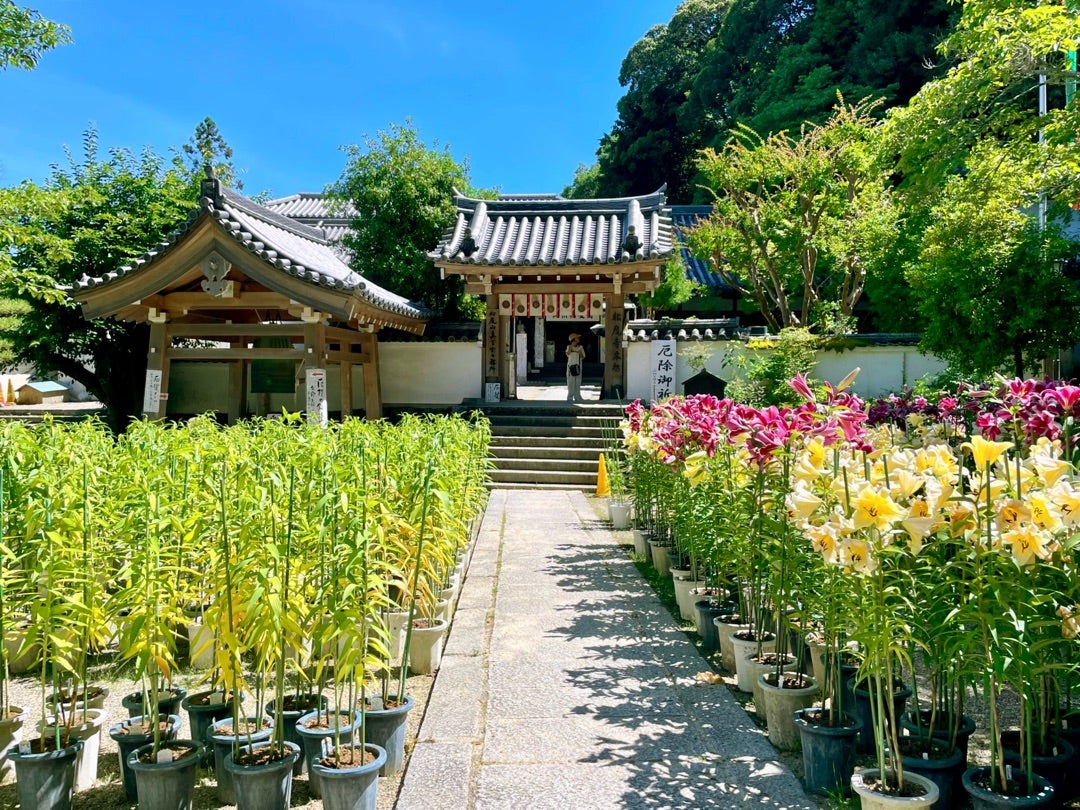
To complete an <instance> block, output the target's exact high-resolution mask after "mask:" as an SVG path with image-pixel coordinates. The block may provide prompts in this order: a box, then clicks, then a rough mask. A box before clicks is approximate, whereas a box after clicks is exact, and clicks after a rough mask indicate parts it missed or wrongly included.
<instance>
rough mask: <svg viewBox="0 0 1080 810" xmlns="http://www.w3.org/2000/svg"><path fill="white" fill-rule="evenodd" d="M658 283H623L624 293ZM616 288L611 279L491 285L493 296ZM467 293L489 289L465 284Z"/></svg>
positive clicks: (648, 289) (597, 291) (583, 292)
mask: <svg viewBox="0 0 1080 810" xmlns="http://www.w3.org/2000/svg"><path fill="white" fill-rule="evenodd" d="M657 284H658V282H656V281H653V280H651V279H650V280H639V281H625V280H624V281H623V284H622V291H623V293H645V292H651V291H652V290H654V289H655V288H656V286H657ZM614 286H615V284H614V282H613V281H612V280H611V279H602V280H600V281H589V282H584V281H582V282H575V281H571V282H565V283H563V282H557V281H552V282H550V283H543V282H521V283H518V282H495V283H493V284H492V285H491V289H490V294H491V295H500V294H503V295H509V294H510V293H516V294H518V295H562V294H564V293H565V294H566V295H586V294H588V293H593V294H603V293H609V292H611V291H612V288H613V287H614ZM465 292H467V293H470V294H471V295H485V294H487V293H488V288H487V287H486V286H485V285H483V284H479V283H474V282H467V283H466V284H465Z"/></svg>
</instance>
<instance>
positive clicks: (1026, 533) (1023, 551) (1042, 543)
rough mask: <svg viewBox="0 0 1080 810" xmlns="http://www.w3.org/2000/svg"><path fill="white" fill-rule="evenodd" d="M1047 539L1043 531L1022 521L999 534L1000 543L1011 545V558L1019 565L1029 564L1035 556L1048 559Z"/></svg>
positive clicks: (1033, 560)
mask: <svg viewBox="0 0 1080 810" xmlns="http://www.w3.org/2000/svg"><path fill="white" fill-rule="evenodd" d="M1048 539H1049V538H1047V536H1046V535H1045V533H1044V532H1041V531H1040V530H1039V529H1038V528H1037V527H1035V526H1033V525H1032V524H1030V523H1022V524H1020V525H1019V526H1016V527H1015V528H1013V529H1010V530H1009V531H1007V532H1005V533H1004V534H1002V535H1001V542H1002V544H1003V545H1008V546H1010V547H1011V550H1012V555H1013V559H1014V560H1016V564H1017V565H1020V566H1027V565H1031V564H1033V563H1034V562H1035V560H1036V558H1038V559H1040V560H1047V559H1049V558H1050V549H1049V548H1048V547H1047V541H1048Z"/></svg>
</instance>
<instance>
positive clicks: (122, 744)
mask: <svg viewBox="0 0 1080 810" xmlns="http://www.w3.org/2000/svg"><path fill="white" fill-rule="evenodd" d="M158 717H160V718H161V720H167V721H168V723H169V730H168V731H166V732H165V738H166V739H167V740H172V739H175V738H176V734H177V732H178V731H179V730H180V722H181V721H180V715H178V714H161V715H158ZM158 722H160V720H159V721H158ZM141 724H142V718H141V717H129V718H128V719H127V720H122V721H120V722H119V723H116V724H115V725H113V727H112V728H111V729H109V736H110V737H112V739H113V742H115V743H116V749H117V751H118V752H119V754H120V773H121V775H122V776H123V778H124V795H125V796H127V797H128V798H129V799H130V800H131V801H135V800H136V799H137V798H138V796H139V793H138V790H137V789H136V787H135V771H133V770H132V769H131V766H130V765H128V755H130V754H131V752H132V751H135V750H137V749H139V748H142V747H143V746H144V745H149V744H151V743H152V742H153V741H154V734H153V732H150V733H149V734H143V733H139V734H128V733H126V729H129V728H131V727H132V726H138V725H141Z"/></svg>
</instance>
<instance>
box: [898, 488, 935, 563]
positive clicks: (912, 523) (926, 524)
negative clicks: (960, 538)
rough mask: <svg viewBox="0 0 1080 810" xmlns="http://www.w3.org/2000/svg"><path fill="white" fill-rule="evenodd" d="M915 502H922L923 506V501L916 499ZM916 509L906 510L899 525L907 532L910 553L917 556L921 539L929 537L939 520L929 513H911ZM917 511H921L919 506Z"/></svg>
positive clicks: (920, 546)
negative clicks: (906, 513)
mask: <svg viewBox="0 0 1080 810" xmlns="http://www.w3.org/2000/svg"><path fill="white" fill-rule="evenodd" d="M915 503H919V504H923V507H925V505H926V502H925V501H916V502H915ZM914 511H916V510H912V511H909V512H908V516H907V517H906V518H904V519H903V520H902V521H900V525H901V526H903V527H904V530H905V531H906V532H907V533H908V548H909V549H910V550H911V553H912V554H914V555H916V556H918V554H919V552H920V551H922V547H923V540H925V539H926V538H927V537H929V536H930V535H931V534H933V533H934V531H935V530H936V529H937V528H938V526H939V525H940V521H939V520H938V519H937V518H936V517H933V516H931V515H929V514H922V515H920V514H912V512H914ZM918 511H922V510H921V508H919V509H918Z"/></svg>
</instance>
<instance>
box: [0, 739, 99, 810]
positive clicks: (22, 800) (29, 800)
mask: <svg viewBox="0 0 1080 810" xmlns="http://www.w3.org/2000/svg"><path fill="white" fill-rule="evenodd" d="M41 742H42V741H41V740H40V739H39V740H32V741H31V742H30V743H29V745H30V750H29V751H28V752H25V753H20V752H19V751H18V750H15V751H12V752H11V753H10V754H9V755H8V756H9V757H10V758H11V761H12V762H14V763H15V795H16V796H18V798H19V807H24V808H31V807H32V808H35V810H36V808H49V810H70V808H71V794H72V793H73V792H74V791H75V759H76V757H77V756H78V754H79V751H80V750H82V745H83V743H82V740H72V741H71V742H70V743H69V744H68V745H67V746H66V747H64V748H61V749H60V750H59V751H43V750H42V749H41ZM35 748H36V749H37V752H36V753H35V751H34V749H35Z"/></svg>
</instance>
